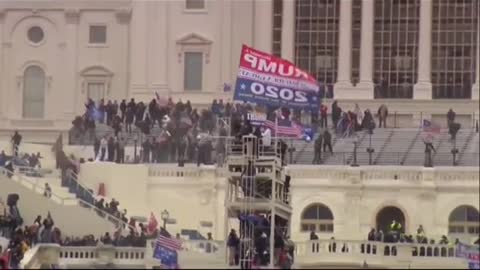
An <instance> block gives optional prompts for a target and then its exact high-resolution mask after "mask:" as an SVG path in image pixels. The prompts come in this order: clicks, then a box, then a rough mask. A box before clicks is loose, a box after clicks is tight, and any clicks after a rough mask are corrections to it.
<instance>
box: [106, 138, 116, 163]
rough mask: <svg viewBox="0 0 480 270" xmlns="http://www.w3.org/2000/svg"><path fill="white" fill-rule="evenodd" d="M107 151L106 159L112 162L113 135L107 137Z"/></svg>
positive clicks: (113, 152) (113, 153)
mask: <svg viewBox="0 0 480 270" xmlns="http://www.w3.org/2000/svg"><path fill="white" fill-rule="evenodd" d="M107 151H108V161H110V162H113V161H114V160H115V139H114V138H113V137H110V138H109V139H108V145H107Z"/></svg>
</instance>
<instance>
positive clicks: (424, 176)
mask: <svg viewBox="0 0 480 270" xmlns="http://www.w3.org/2000/svg"><path fill="white" fill-rule="evenodd" d="M287 173H289V174H290V175H291V176H292V178H295V179H307V178H314V179H327V180H328V179H334V180H335V181H339V180H346V181H349V180H350V181H362V182H363V181H367V182H370V181H378V180H400V181H408V182H419V181H432V180H433V181H478V179H479V171H478V168H475V167H438V168H424V167H414V166H364V167H345V166H327V165H326V166H311V165H290V166H288V167H287ZM205 174H208V175H209V176H213V175H214V176H215V177H219V178H223V177H226V176H227V175H228V174H227V172H226V171H225V169H223V168H215V167H213V166H202V167H196V166H187V167H176V166H171V165H170V166H168V165H150V166H149V167H148V175H149V176H150V177H169V178H191V179H200V177H202V176H204V175H205Z"/></svg>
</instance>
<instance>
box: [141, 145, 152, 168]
mask: <svg viewBox="0 0 480 270" xmlns="http://www.w3.org/2000/svg"><path fill="white" fill-rule="evenodd" d="M142 148H143V162H145V163H149V162H150V151H151V150H152V144H151V143H150V140H148V139H146V140H145V142H144V143H143V144H142Z"/></svg>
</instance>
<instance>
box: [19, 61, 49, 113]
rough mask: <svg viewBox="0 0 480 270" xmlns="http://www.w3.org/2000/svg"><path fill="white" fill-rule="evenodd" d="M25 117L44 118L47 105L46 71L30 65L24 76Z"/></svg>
mask: <svg viewBox="0 0 480 270" xmlns="http://www.w3.org/2000/svg"><path fill="white" fill-rule="evenodd" d="M23 80H24V81H23V117H24V118H43V115H44V107H45V72H44V71H43V69H42V68H40V67H39V66H29V67H28V68H27V69H25V73H24V76H23Z"/></svg>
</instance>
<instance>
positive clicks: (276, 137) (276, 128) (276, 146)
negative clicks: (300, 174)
mask: <svg viewBox="0 0 480 270" xmlns="http://www.w3.org/2000/svg"><path fill="white" fill-rule="evenodd" d="M276 153H278V115H277V112H275V154H276ZM281 154H282V153H280V155H281ZM280 157H281V156H280Z"/></svg>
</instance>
